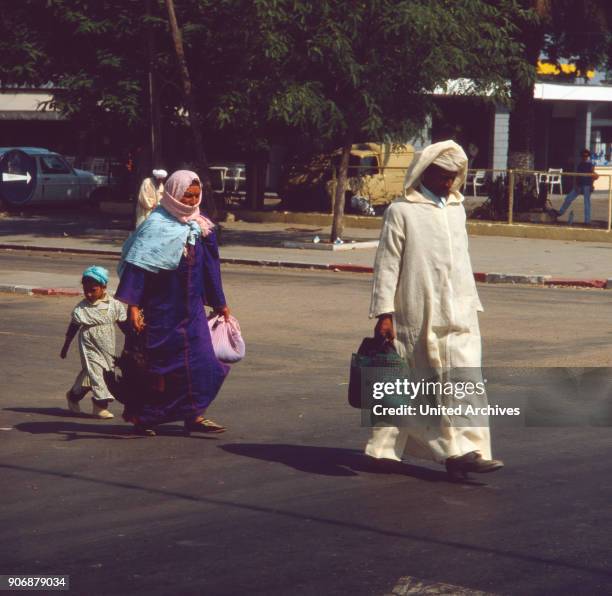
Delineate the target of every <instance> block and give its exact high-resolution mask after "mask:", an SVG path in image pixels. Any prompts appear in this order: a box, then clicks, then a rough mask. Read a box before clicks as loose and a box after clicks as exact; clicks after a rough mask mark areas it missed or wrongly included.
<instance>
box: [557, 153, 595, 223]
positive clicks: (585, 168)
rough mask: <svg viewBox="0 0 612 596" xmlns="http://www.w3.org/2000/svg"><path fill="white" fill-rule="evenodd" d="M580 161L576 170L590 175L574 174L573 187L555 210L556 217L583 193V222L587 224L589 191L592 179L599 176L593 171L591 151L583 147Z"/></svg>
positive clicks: (589, 216)
mask: <svg viewBox="0 0 612 596" xmlns="http://www.w3.org/2000/svg"><path fill="white" fill-rule="evenodd" d="M581 158H582V161H581V162H580V163H579V164H578V166H577V167H576V172H578V173H579V174H590V176H576V182H575V184H574V188H572V190H571V191H570V192H569V193H568V194H567V195H566V197H565V199H564V200H563V205H561V209H559V211H557V212H556V215H557V217H561V216H562V215H563V214H564V213H565V212H566V211H567V210H568V208H569V206H570V205H571V204H572V203H573V201H574V200H575V199H576V197H578V195H583V197H584V223H585V224H586V225H589V224H590V223H591V191H592V190H593V181H594V180H597V178H599V176H598V175H597V174H596V173H595V166H594V164H593V162H592V161H591V152H590V151H589V150H588V149H584V150H583V151H582V153H581Z"/></svg>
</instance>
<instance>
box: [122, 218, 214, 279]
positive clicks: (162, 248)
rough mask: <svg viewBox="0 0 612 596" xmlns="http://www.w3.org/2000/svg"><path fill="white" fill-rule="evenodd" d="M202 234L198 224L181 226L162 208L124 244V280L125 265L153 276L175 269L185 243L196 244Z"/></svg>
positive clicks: (190, 223) (192, 222) (182, 224)
mask: <svg viewBox="0 0 612 596" xmlns="http://www.w3.org/2000/svg"><path fill="white" fill-rule="evenodd" d="M201 235H202V230H201V228H200V226H199V225H198V223H197V222H196V221H190V222H189V223H186V224H184V223H181V222H180V221H178V220H177V219H176V218H174V217H173V216H172V215H170V213H168V212H167V211H166V210H165V209H164V208H163V207H161V206H159V207H157V208H156V209H155V210H154V211H153V213H151V215H150V216H149V217H148V218H147V219H146V220H145V221H144V222H143V223H142V224H140V226H138V228H136V229H135V230H134V231H133V232H132V233H131V234H130V236H129V238H128V239H127V240H126V241H125V243H124V244H123V250H122V251H121V260H120V261H119V265H118V266H117V272H118V273H119V276H120V277H121V274H122V273H123V270H124V269H125V264H126V263H132V265H136V266H137V267H140V268H141V269H144V270H145V271H151V272H152V273H158V272H159V271H160V270H161V269H165V270H173V269H176V268H177V267H178V266H179V262H180V260H181V257H182V256H183V248H184V247H185V244H191V245H194V244H195V243H196V240H197V239H198V238H199V237H200V236H201Z"/></svg>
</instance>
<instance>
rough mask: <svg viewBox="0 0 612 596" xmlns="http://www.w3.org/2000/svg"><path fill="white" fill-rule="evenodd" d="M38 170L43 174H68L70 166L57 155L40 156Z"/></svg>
mask: <svg viewBox="0 0 612 596" xmlns="http://www.w3.org/2000/svg"><path fill="white" fill-rule="evenodd" d="M40 169H41V171H42V172H43V174H70V172H71V170H70V166H68V164H67V163H66V162H65V161H64V160H63V159H62V158H61V157H60V156H59V155H41V156H40Z"/></svg>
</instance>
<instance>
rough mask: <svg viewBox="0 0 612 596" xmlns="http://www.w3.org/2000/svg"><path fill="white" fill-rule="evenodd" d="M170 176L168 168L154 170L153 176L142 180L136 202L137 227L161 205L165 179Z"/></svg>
mask: <svg viewBox="0 0 612 596" xmlns="http://www.w3.org/2000/svg"><path fill="white" fill-rule="evenodd" d="M167 177H168V172H166V170H153V172H152V173H151V176H148V177H147V178H145V179H144V180H143V181H142V184H141V185H140V190H139V191H138V201H137V203H136V225H135V227H136V228H137V227H138V226H139V225H140V224H141V223H142V222H143V221H144V220H145V219H147V217H149V215H151V213H153V209H155V207H157V206H158V205H159V202H160V201H161V198H162V196H163V194H164V180H165V179H166V178H167Z"/></svg>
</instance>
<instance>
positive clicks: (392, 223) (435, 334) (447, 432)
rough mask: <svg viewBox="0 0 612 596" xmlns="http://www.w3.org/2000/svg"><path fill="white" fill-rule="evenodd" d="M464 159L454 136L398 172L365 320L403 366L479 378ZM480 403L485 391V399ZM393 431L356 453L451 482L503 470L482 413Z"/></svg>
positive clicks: (382, 431)
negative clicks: (411, 461)
mask: <svg viewBox="0 0 612 596" xmlns="http://www.w3.org/2000/svg"><path fill="white" fill-rule="evenodd" d="M467 162H468V159H467V156H466V154H465V152H464V151H463V149H462V148H461V147H460V146H459V145H458V144H457V143H455V142H454V141H443V142H440V143H434V144H432V145H429V146H428V147H426V148H425V149H424V150H423V151H422V152H421V153H420V154H419V153H417V154H416V155H415V159H414V160H413V162H412V164H411V167H410V168H409V170H408V172H407V174H406V180H405V183H404V196H403V197H400V198H398V199H396V200H395V201H394V202H393V203H392V204H391V205H390V206H389V207H388V208H387V210H386V212H385V217H384V221H383V227H382V231H381V235H380V243H379V247H378V251H377V254H376V260H375V263H374V280H373V288H372V300H371V305H370V318H374V317H376V318H377V319H378V322H377V324H376V327H375V330H374V333H375V335H376V336H379V337H380V336H384V337H386V338H387V339H388V340H390V341H394V345H395V348H396V350H397V352H398V353H399V355H400V356H402V358H404V359H405V360H406V362H407V364H408V365H409V367H411V368H412V369H417V370H429V371H438V374H440V375H443V374H445V373H444V372H442V371H449V370H451V369H454V370H456V369H457V368H463V369H467V370H471V371H473V372H475V373H476V374H477V375H478V374H480V366H481V338H480V330H479V326H478V314H477V313H478V311H482V310H483V309H482V305H481V303H480V300H479V298H478V292H477V290H476V284H475V282H474V274H473V272H472V266H471V263H470V257H469V254H468V238H467V231H466V226H465V224H466V215H465V209H464V207H463V196H462V195H461V193H460V189H461V187H462V186H463V184H464V182H465V178H466V174H467ZM485 403H486V396H485ZM421 422H422V423H420V424H416V425H408V426H406V427H402V428H398V427H393V426H379V427H375V428H374V429H373V432H372V437H371V438H370V440H369V442H368V444H367V446H366V454H367V455H369V456H371V457H373V458H376V459H389V460H395V461H401V460H402V457H403V456H404V455H410V456H413V457H418V458H423V459H429V460H433V461H436V462H438V463H440V464H443V465H445V466H446V469H447V471H448V473H449V475H450V476H451V478H453V479H458V478H462V477H464V476H466V475H467V473H468V472H492V471H494V470H497V469H499V468H501V467H502V466H503V463H502V462H501V461H499V460H493V459H492V457H491V443H490V433H489V428H488V417H487V416H482V415H481V416H478V417H476V418H474V419H473V420H470V419H468V420H467V421H466V419H465V417H462V419H461V422H460V424H459V423H457V421H456V420H453V417H452V416H446V415H442V416H441V417H440V418H439V423H438V422H436V423H435V424H430V422H427V421H421Z"/></svg>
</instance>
